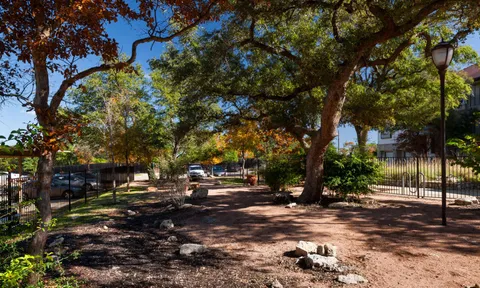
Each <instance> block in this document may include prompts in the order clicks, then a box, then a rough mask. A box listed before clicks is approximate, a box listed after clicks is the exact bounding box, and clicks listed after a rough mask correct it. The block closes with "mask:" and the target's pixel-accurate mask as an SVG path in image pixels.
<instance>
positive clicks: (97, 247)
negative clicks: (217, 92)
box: [50, 183, 480, 287]
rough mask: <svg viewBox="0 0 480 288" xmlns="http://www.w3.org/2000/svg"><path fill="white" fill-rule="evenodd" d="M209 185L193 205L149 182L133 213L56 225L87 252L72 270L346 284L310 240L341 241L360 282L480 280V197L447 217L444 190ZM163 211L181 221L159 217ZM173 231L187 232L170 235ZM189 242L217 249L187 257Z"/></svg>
mask: <svg viewBox="0 0 480 288" xmlns="http://www.w3.org/2000/svg"><path fill="white" fill-rule="evenodd" d="M139 185H146V184H145V183H144V184H142V183H140V184H139ZM202 185H203V186H204V187H207V188H208V189H209V196H208V198H207V199H205V200H202V201H200V200H197V201H196V202H190V203H192V204H195V206H193V207H192V208H187V209H182V210H178V211H174V212H163V211H164V210H165V209H164V208H165V207H164V204H162V203H161V202H160V198H161V196H162V195H164V192H145V193H144V194H142V197H144V200H145V201H137V202H134V203H131V205H130V206H129V209H130V210H133V211H137V212H138V213H137V214H136V215H134V216H127V215H126V211H118V213H115V214H113V215H110V218H111V220H110V221H102V222H97V223H93V224H84V225H81V226H76V227H70V228H66V229H63V230H61V231H56V232H55V234H56V235H60V234H61V235H62V236H63V237H64V238H65V243H64V244H65V246H67V249H69V250H73V247H75V249H77V250H80V252H81V256H80V258H79V259H77V260H72V261H70V262H68V263H66V269H67V272H68V273H69V274H73V275H76V276H77V277H78V278H80V279H82V280H83V281H84V283H85V286H86V287H269V286H268V285H269V284H270V283H272V281H273V280H274V279H278V280H279V281H280V282H281V283H282V284H283V285H284V287H342V284H340V283H338V282H336V281H335V280H334V279H335V278H336V276H337V275H339V274H338V273H333V272H323V271H317V270H304V269H302V268H300V267H298V265H296V264H295V262H296V258H295V257H293V250H294V249H295V245H296V243H297V242H298V241H299V240H306V241H312V242H316V243H325V242H330V243H333V244H334V245H336V246H337V247H338V254H339V256H338V258H339V260H340V261H341V262H342V263H344V264H345V265H347V266H349V267H350V268H351V269H352V272H349V273H357V274H360V275H362V276H364V277H365V278H367V279H368V281H369V282H368V283H366V284H360V285H358V286H359V287H466V286H473V285H474V284H476V283H478V284H480V257H479V256H480V207H470V208H464V207H457V206H453V205H449V207H448V218H449V219H448V220H449V223H448V224H449V225H448V226H447V227H442V226H440V225H439V224H440V223H441V219H440V212H441V210H440V208H441V206H440V201H438V200H424V199H420V200H419V199H416V198H400V197H394V196H389V195H374V196H372V197H373V198H375V199H376V200H377V202H378V204H376V205H371V206H369V207H364V208H350V209H327V208H321V207H319V206H300V205H299V206H297V207H295V208H293V209H287V208H285V207H284V206H283V205H273V204H272V202H271V199H272V196H271V194H270V193H269V192H268V191H267V189H266V187H242V186H214V185H212V184H210V183H203V184H202ZM299 191H300V189H297V190H296V192H297V193H298V192H299ZM197 205H198V206H197ZM163 219H172V220H173V222H174V223H175V228H173V229H171V230H161V229H159V228H155V227H154V226H153V223H154V222H155V220H163ZM104 226H107V227H108V228H107V227H104ZM106 228H107V229H106ZM172 235H174V236H176V237H177V238H178V242H168V241H167V238H168V237H169V236H172ZM53 237H55V235H53V236H52V239H50V241H52V240H53ZM182 243H201V244H204V245H206V246H207V247H208V248H209V250H208V252H207V253H206V254H203V255H196V256H191V257H182V256H180V255H179V254H178V250H179V248H178V247H179V245H180V244H182ZM68 247H71V248H68ZM344 274H346V273H344ZM350 286H351V285H350Z"/></svg>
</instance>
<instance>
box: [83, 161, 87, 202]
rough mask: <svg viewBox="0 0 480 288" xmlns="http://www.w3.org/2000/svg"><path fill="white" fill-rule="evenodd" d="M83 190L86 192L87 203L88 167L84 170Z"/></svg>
mask: <svg viewBox="0 0 480 288" xmlns="http://www.w3.org/2000/svg"><path fill="white" fill-rule="evenodd" d="M83 191H84V192H85V204H87V169H85V171H83Z"/></svg>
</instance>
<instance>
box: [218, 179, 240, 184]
mask: <svg viewBox="0 0 480 288" xmlns="http://www.w3.org/2000/svg"><path fill="white" fill-rule="evenodd" d="M219 180H220V181H221V182H222V184H226V185H243V180H242V178H221V179H219Z"/></svg>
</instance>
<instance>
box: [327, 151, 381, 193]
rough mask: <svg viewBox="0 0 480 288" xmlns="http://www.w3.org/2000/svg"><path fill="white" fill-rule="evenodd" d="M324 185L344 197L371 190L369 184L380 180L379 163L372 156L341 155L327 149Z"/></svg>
mask: <svg viewBox="0 0 480 288" xmlns="http://www.w3.org/2000/svg"><path fill="white" fill-rule="evenodd" d="M324 167H325V170H324V171H325V172H324V185H325V186H326V187H328V188H329V189H330V190H333V191H335V192H336V193H338V194H339V195H340V196H342V197H344V198H346V197H347V196H348V195H349V194H354V195H360V194H368V193H370V192H371V190H370V188H369V185H372V184H375V183H376V182H377V181H378V180H380V176H381V173H380V165H379V164H378V163H376V162H375V161H374V159H372V158H368V157H366V156H357V155H342V154H338V153H337V152H336V151H334V150H332V149H329V150H328V152H327V155H326V157H325V163H324Z"/></svg>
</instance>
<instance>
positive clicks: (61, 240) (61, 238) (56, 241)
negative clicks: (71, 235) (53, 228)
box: [48, 237, 65, 248]
mask: <svg viewBox="0 0 480 288" xmlns="http://www.w3.org/2000/svg"><path fill="white" fill-rule="evenodd" d="M63 241H65V238H63V237H58V238H56V239H55V240H53V242H52V243H50V244H49V245H48V247H49V248H52V247H55V246H58V245H61V244H62V243H63Z"/></svg>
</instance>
